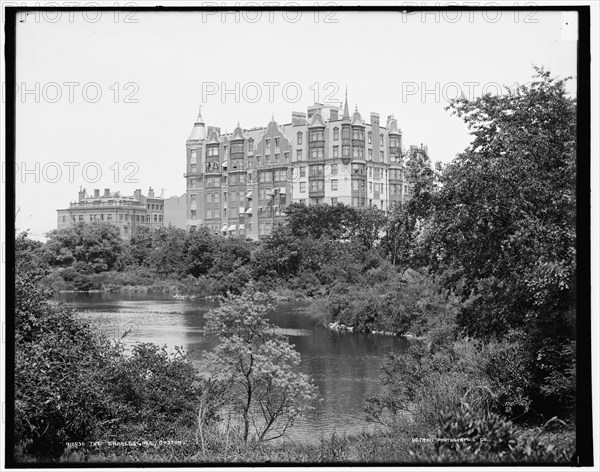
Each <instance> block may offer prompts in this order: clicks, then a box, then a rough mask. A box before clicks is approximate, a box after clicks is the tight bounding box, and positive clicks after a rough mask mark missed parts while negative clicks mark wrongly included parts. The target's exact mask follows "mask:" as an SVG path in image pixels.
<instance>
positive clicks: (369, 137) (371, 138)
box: [368, 131, 373, 144]
mask: <svg viewBox="0 0 600 472" xmlns="http://www.w3.org/2000/svg"><path fill="white" fill-rule="evenodd" d="M368 139H369V144H371V143H372V142H373V133H371V132H370V131H369V134H368Z"/></svg>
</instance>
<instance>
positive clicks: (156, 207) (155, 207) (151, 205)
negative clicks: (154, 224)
mask: <svg viewBox="0 0 600 472" xmlns="http://www.w3.org/2000/svg"><path fill="white" fill-rule="evenodd" d="M146 207H147V208H148V210H162V209H163V205H160V204H158V203H148V204H147V205H146Z"/></svg>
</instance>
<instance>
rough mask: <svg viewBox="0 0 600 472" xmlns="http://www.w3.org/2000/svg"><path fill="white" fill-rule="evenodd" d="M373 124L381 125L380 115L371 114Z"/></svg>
mask: <svg viewBox="0 0 600 472" xmlns="http://www.w3.org/2000/svg"><path fill="white" fill-rule="evenodd" d="M371 124H372V125H375V124H377V125H378V124H379V113H375V112H371Z"/></svg>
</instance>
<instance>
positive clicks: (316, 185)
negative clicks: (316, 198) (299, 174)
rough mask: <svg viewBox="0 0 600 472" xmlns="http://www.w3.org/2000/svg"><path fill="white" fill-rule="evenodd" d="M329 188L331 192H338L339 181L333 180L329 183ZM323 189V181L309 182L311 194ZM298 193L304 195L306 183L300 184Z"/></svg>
mask: <svg viewBox="0 0 600 472" xmlns="http://www.w3.org/2000/svg"><path fill="white" fill-rule="evenodd" d="M329 184H330V188H331V191H332V192H336V191H337V190H338V184H339V181H338V180H337V179H333V180H330V181H329ZM324 189H325V181H324V180H311V182H310V191H311V192H322V191H323V190H324ZM300 193H306V182H300Z"/></svg>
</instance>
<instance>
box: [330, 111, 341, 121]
mask: <svg viewBox="0 0 600 472" xmlns="http://www.w3.org/2000/svg"><path fill="white" fill-rule="evenodd" d="M338 119H339V118H338V109H337V108H332V109H331V110H330V113H329V120H331V121H337V120H338Z"/></svg>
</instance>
